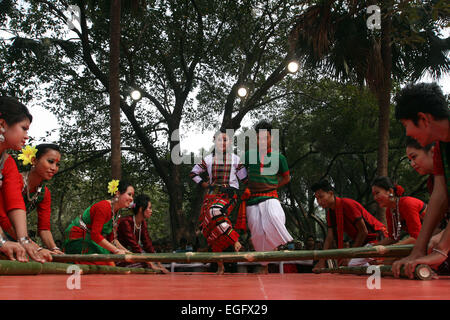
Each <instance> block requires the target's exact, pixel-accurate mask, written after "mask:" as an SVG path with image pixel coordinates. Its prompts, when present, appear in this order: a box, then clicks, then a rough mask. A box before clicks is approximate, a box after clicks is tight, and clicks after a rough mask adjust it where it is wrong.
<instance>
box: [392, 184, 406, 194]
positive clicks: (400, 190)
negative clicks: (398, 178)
mask: <svg viewBox="0 0 450 320" xmlns="http://www.w3.org/2000/svg"><path fill="white" fill-rule="evenodd" d="M394 190H395V195H396V196H397V197H401V196H402V195H403V193H405V189H403V187H402V186H401V185H399V184H395V185H394Z"/></svg>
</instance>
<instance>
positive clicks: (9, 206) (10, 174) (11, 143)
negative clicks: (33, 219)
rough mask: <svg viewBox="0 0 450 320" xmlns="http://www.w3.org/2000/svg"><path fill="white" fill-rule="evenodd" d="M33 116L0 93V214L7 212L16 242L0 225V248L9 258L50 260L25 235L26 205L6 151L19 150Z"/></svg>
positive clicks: (13, 166)
mask: <svg viewBox="0 0 450 320" xmlns="http://www.w3.org/2000/svg"><path fill="white" fill-rule="evenodd" d="M32 120H33V117H32V116H31V114H30V112H29V111H28V109H27V107H25V106H24V105H23V104H21V103H20V102H18V101H17V100H16V99H14V98H10V97H0V154H1V156H0V183H1V186H0V216H4V217H5V216H7V217H8V218H9V220H10V221H11V224H12V225H13V226H14V229H15V230H16V235H17V239H18V243H16V242H13V241H7V238H6V236H5V234H4V233H3V231H2V230H1V228H0V252H3V253H4V254H6V255H7V256H8V258H9V259H11V260H14V259H15V258H14V255H15V256H16V257H17V260H19V261H23V262H25V261H28V258H27V256H26V255H28V256H29V257H31V259H33V260H36V261H38V262H42V263H44V262H46V261H51V260H52V257H51V255H50V254H49V253H48V252H45V251H42V250H41V248H39V246H38V245H37V244H36V243H34V242H33V241H31V239H30V238H29V237H28V230H27V217H26V207H25V203H24V201H23V198H22V189H21V188H22V183H23V182H22V176H21V175H20V173H19V171H18V170H17V166H16V163H15V161H14V160H13V158H12V157H11V156H10V155H8V154H7V153H6V152H7V150H9V149H12V150H20V149H21V148H22V147H23V146H24V145H25V142H26V140H28V138H29V137H28V129H29V127H30V124H31V121H32Z"/></svg>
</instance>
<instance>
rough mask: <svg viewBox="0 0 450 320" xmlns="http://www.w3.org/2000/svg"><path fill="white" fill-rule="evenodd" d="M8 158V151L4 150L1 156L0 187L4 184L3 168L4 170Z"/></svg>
mask: <svg viewBox="0 0 450 320" xmlns="http://www.w3.org/2000/svg"><path fill="white" fill-rule="evenodd" d="M6 158H7V154H6V151H3V152H2V155H1V158H0V188H1V187H2V184H3V174H2V170H3V166H4V165H5V161H6Z"/></svg>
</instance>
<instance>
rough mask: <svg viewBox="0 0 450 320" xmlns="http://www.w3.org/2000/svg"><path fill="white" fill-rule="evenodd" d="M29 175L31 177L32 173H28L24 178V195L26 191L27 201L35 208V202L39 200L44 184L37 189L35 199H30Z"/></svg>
mask: <svg viewBox="0 0 450 320" xmlns="http://www.w3.org/2000/svg"><path fill="white" fill-rule="evenodd" d="M29 175H30V171H28V172H27V173H26V174H25V176H24V177H23V184H24V186H23V189H22V193H25V191H26V195H27V199H28V201H29V202H30V206H33V204H34V202H35V201H36V200H37V198H38V197H39V195H40V194H41V191H42V184H41V185H39V186H38V187H37V189H36V193H35V194H34V195H33V197H30V187H29V185H28V176H29Z"/></svg>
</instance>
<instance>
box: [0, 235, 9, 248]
mask: <svg viewBox="0 0 450 320" xmlns="http://www.w3.org/2000/svg"><path fill="white" fill-rule="evenodd" d="M7 241H8V240H6V239H5V238H3V236H2V235H1V234H0V248H1V247H3V245H4V244H5V243H6V242H7Z"/></svg>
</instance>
